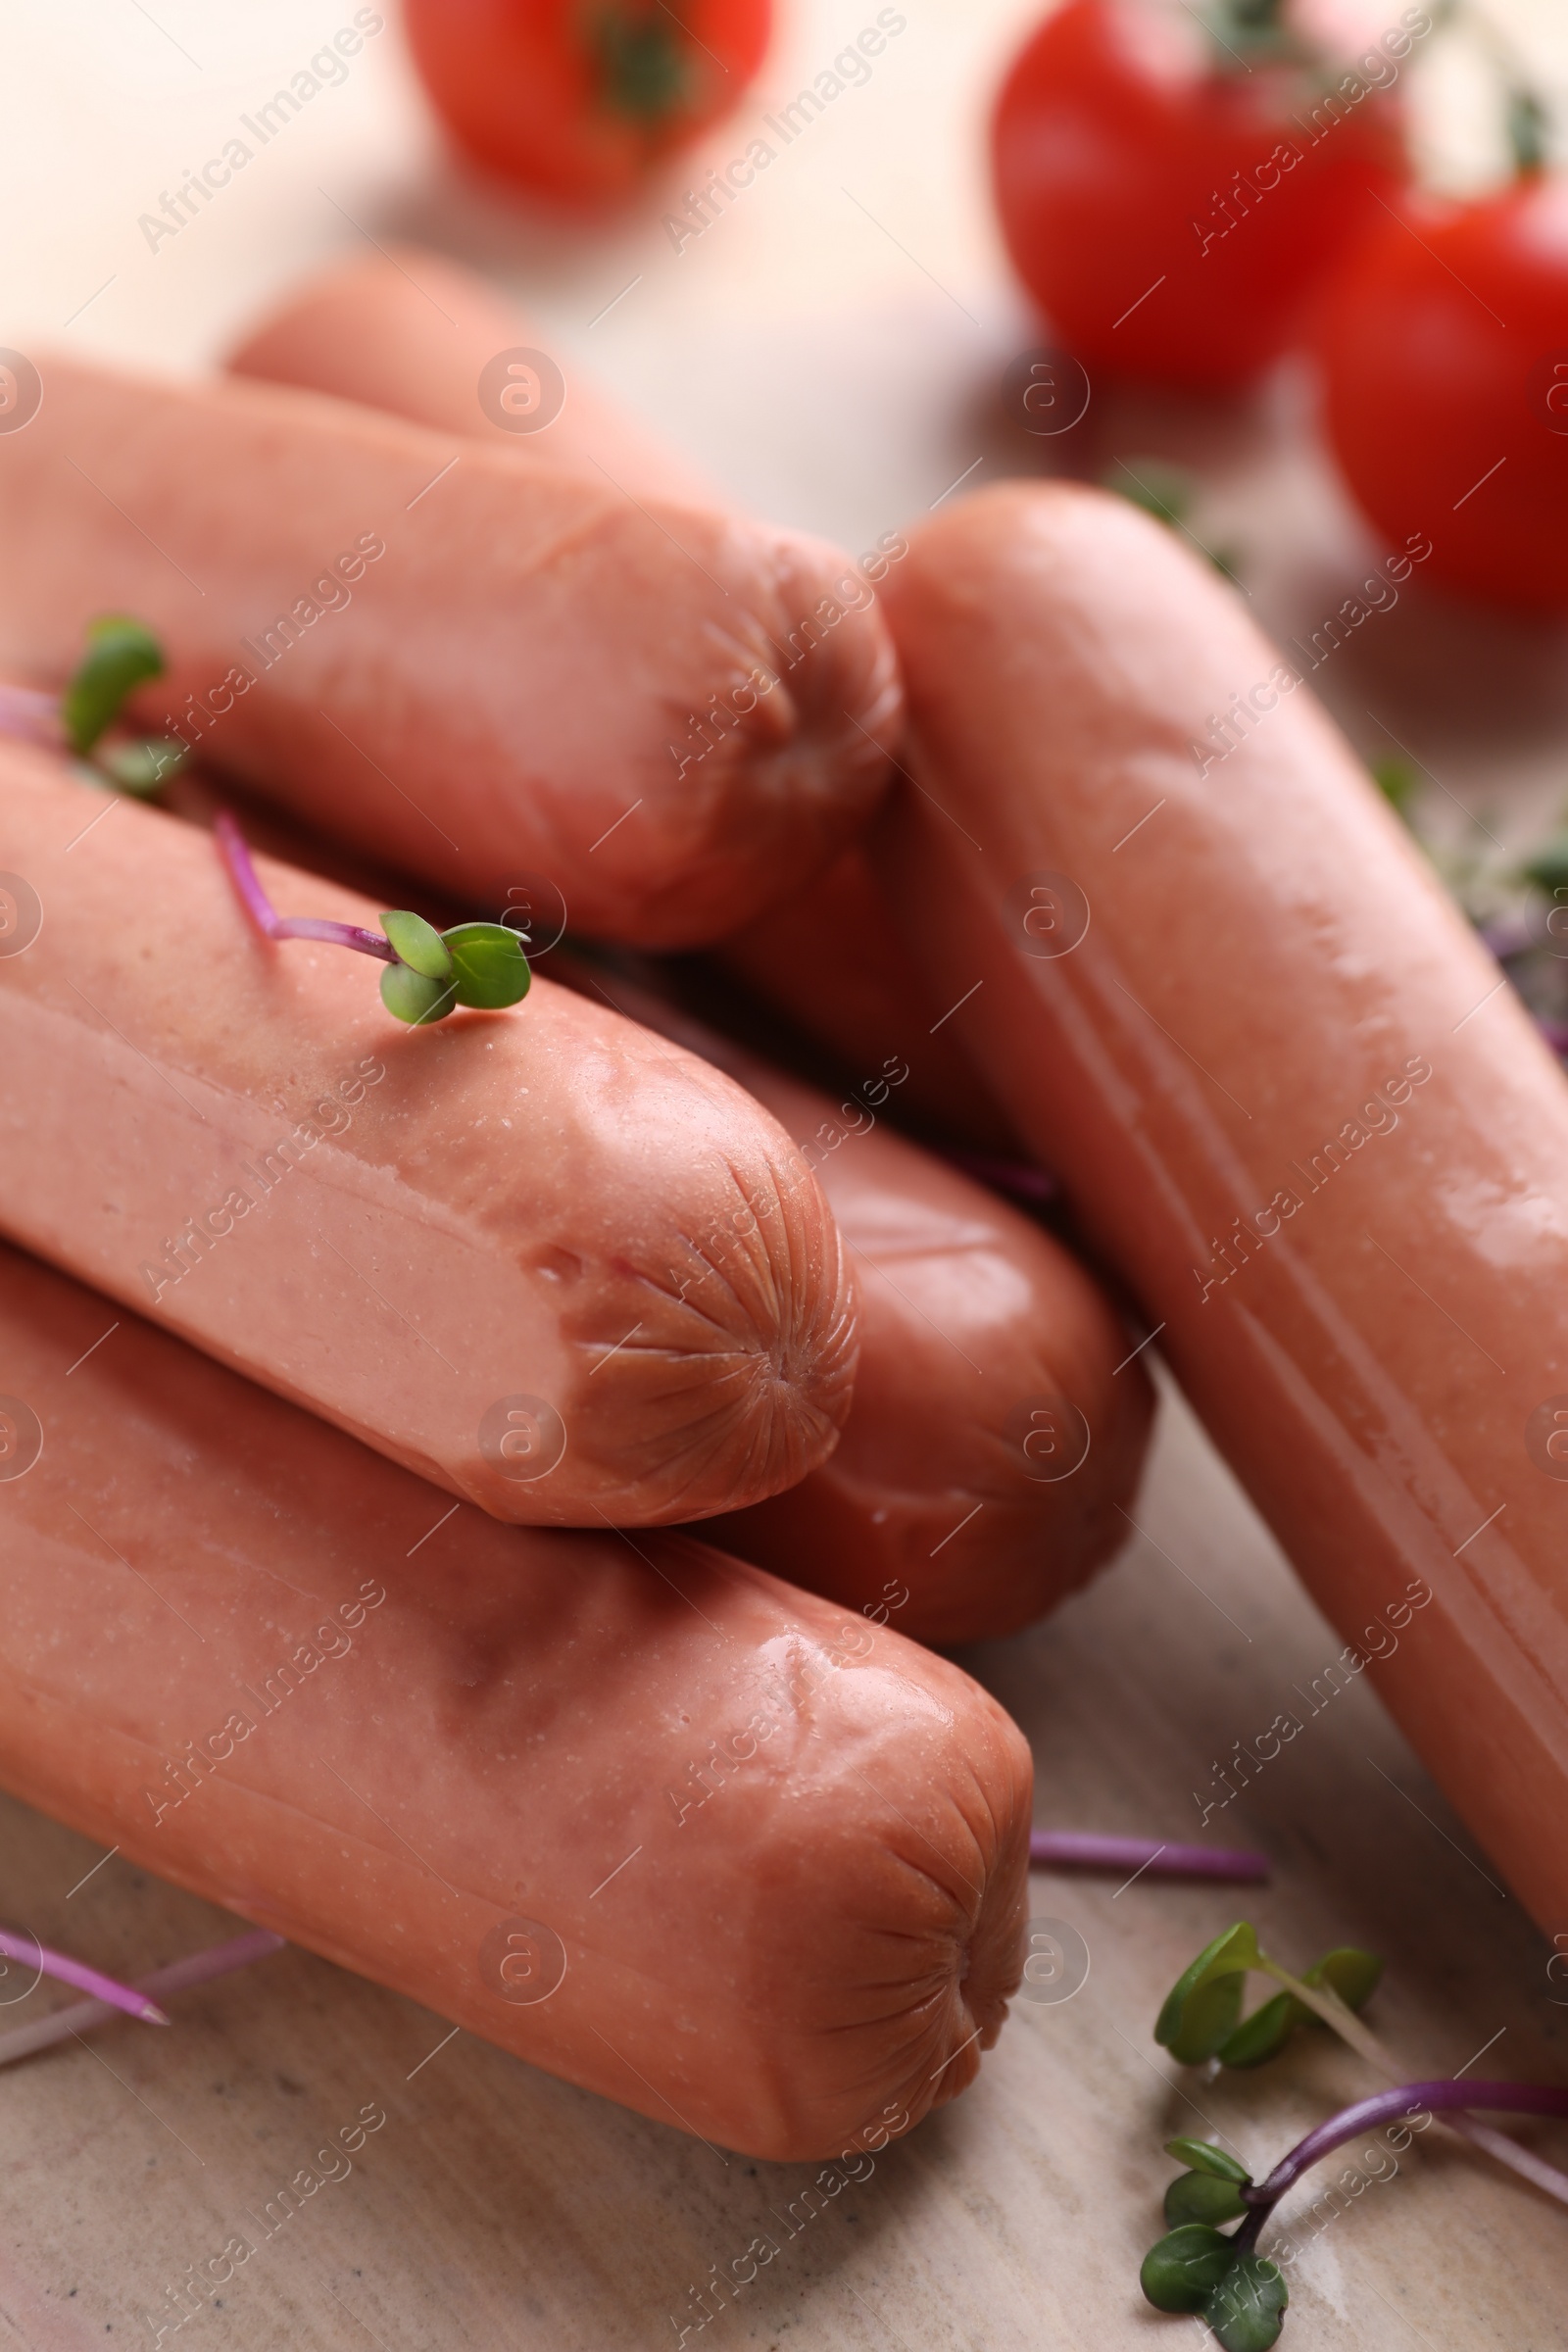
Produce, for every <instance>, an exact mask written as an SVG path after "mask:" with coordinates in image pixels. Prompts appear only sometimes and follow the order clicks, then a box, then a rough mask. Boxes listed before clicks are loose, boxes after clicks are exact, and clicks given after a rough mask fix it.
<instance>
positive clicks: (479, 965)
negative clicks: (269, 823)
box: [214, 809, 533, 1028]
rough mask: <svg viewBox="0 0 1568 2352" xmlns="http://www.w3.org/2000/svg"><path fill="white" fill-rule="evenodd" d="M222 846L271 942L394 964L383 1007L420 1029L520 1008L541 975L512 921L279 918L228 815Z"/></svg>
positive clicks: (398, 916)
mask: <svg viewBox="0 0 1568 2352" xmlns="http://www.w3.org/2000/svg"><path fill="white" fill-rule="evenodd" d="M214 832H215V833H216V835H217V839H218V846H219V849H220V851H221V854H222V857H223V861H224V863H225V864H226V865H227V867H228V870H229V873H230V875H231V876H232V878H233V883H234V887H235V889H236V890H237V891H238V893H239V896H240V899H241V901H242V903H243V904H244V907H245V909H246V912H247V913H248V914H249V915H250V917H251V920H252V921H253V922H254V923H255V925H256V928H257V929H258V931H260V932H261V933H262V935H263V937H264V938H266V939H274V940H276V939H316V940H322V941H324V942H325V943H326V945H327V946H329V947H334V948H352V949H353V950H354V952H355V953H356V954H357V955H360V956H375V957H377V958H378V959H379V961H380V962H381V963H383V964H384V965H385V966H386V969H385V970H384V971H383V972H382V974H381V1002H382V1004H383V1005H385V1006H386V1008H387V1010H388V1012H390V1013H392V1014H393V1015H394V1016H395V1018H396V1019H398V1020H400V1021H407V1022H408V1023H409V1024H410V1026H411V1027H414V1028H428V1027H429V1026H430V1025H431V1023H432V1022H435V1021H444V1020H445V1019H446V1017H447V1015H448V1013H450V1012H456V1011H457V1009H458V1007H459V1005H470V1006H472V1007H474V1008H475V1009H477V1010H481V1011H486V1012H500V1011H504V1010H505V1009H506V1007H507V1006H508V1005H516V1004H520V1003H521V1001H522V999H523V998H524V997H525V996H526V995H527V993H528V986H529V982H530V980H531V979H532V977H533V975H532V973H531V972H530V971H529V969H528V959H527V957H526V956H524V955H523V952H522V949H521V947H520V946H519V945H518V942H517V935H516V933H515V931H512V930H509V929H508V927H507V925H506V924H505V923H454V924H453V926H452V928H451V929H450V930H449V931H438V930H437V929H436V928H435V926H434V924H433V923H427V922H426V921H425V919H424V917H423V915H420V914H412V913H410V912H409V910H408V909H407V908H406V907H404V908H396V909H393V910H392V911H391V912H389V913H386V914H383V915H382V917H381V928H380V930H379V931H368V930H365V929H364V928H363V927H362V926H361V925H360V924H359V923H339V922H332V921H329V920H327V919H326V918H325V917H322V916H318V915H312V914H279V913H278V911H277V909H276V907H274V906H273V905H272V902H271V900H270V898H269V897H268V895H267V893H266V891H265V890H264V889H263V887H262V881H261V876H260V875H259V874H258V873H257V871H256V867H255V864H254V863H253V861H252V858H251V854H250V851H249V849H248V847H247V846H246V842H245V837H244V835H243V834H242V833H241V831H240V829H239V827H238V825H237V824H236V823H235V822H234V819H233V818H232V817H231V816H230V815H229V814H228V812H227V810H226V809H224V810H223V811H221V814H220V815H219V816H218V817H217V819H216V820H215V824H214Z"/></svg>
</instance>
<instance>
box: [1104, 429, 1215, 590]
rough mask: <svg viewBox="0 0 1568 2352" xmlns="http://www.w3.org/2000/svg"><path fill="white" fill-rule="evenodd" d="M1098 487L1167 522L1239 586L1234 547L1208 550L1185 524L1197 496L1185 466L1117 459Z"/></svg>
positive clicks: (1193, 480)
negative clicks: (1110, 491)
mask: <svg viewBox="0 0 1568 2352" xmlns="http://www.w3.org/2000/svg"><path fill="white" fill-rule="evenodd" d="M1100 480H1101V487H1102V488H1103V489H1105V490H1113V491H1114V492H1115V493H1116V495H1117V497H1118V498H1124V499H1126V501H1127V503H1128V505H1129V506H1132V507H1141V508H1142V509H1143V512H1144V513H1145V514H1146V515H1152V516H1153V518H1154V520H1155V521H1156V522H1163V523H1167V524H1168V525H1169V527H1170V528H1171V529H1172V530H1173V531H1180V532H1181V533H1182V535H1183V537H1184V538H1187V539H1191V541H1192V542H1193V545H1194V546H1195V547H1200V548H1201V549H1202V551H1203V553H1204V555H1205V556H1206V557H1207V558H1208V560H1209V562H1210V563H1211V564H1213V566H1214V569H1215V570H1216V571H1218V572H1223V574H1224V576H1225V578H1226V579H1228V580H1234V581H1236V582H1237V583H1238V584H1240V578H1241V574H1240V573H1239V571H1238V570H1237V562H1238V559H1237V556H1236V552H1235V550H1234V549H1233V548H1225V547H1210V546H1208V545H1207V543H1206V542H1205V541H1204V540H1202V539H1200V538H1199V536H1198V534H1197V532H1196V531H1194V530H1193V529H1192V528H1191V527H1190V526H1189V523H1188V520H1187V517H1188V515H1190V514H1191V513H1192V510H1193V506H1194V503H1195V501H1196V498H1197V495H1198V484H1197V481H1196V478H1195V477H1194V476H1193V475H1192V474H1191V473H1189V472H1188V470H1187V468H1186V466H1172V465H1170V464H1169V463H1168V462H1167V461H1166V460H1165V459H1164V458H1139V459H1138V460H1137V461H1136V462H1135V461H1133V460H1132V459H1129V458H1116V459H1114V460H1113V461H1112V462H1111V464H1110V465H1109V466H1106V468H1105V470H1104V472H1103V474H1102V475H1101V477H1100Z"/></svg>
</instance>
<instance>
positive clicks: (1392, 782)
mask: <svg viewBox="0 0 1568 2352" xmlns="http://www.w3.org/2000/svg"><path fill="white" fill-rule="evenodd" d="M1372 781H1373V783H1374V784H1375V785H1376V786H1377V788H1378V790H1379V792H1381V793H1382V795H1383V798H1384V799H1385V800H1386V801H1387V802H1388V803H1389V806H1390V807H1391V808H1392V809H1396V810H1397V812H1398V814H1399V815H1400V816H1407V815H1408V813H1409V806H1410V803H1411V801H1412V800H1413V799H1414V797H1415V791H1416V787H1417V785H1418V784H1419V783H1420V781H1421V779H1420V777H1419V776H1418V775H1417V774H1416V771H1415V769H1414V768H1413V767H1412V766H1411V765H1410V762H1409V761H1408V760H1373V762H1372Z"/></svg>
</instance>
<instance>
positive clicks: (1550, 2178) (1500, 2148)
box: [1258, 1953, 1568, 2205]
mask: <svg viewBox="0 0 1568 2352" xmlns="http://www.w3.org/2000/svg"><path fill="white" fill-rule="evenodd" d="M1258 1957H1259V1961H1260V1963H1261V1966H1262V1969H1263V1972H1264V1974H1265V1975H1267V1976H1270V1977H1272V1978H1273V1979H1274V1980H1275V1982H1276V1984H1279V1985H1284V1986H1285V1987H1286V1989H1287V1991H1289V1992H1294V1993H1295V1995H1296V1997H1297V1999H1298V2000H1299V2001H1300V2002H1301V2003H1302V2004H1303V2006H1304V2007H1306V2008H1308V2009H1310V2010H1311V2011H1312V2012H1313V2014H1314V2015H1315V2016H1317V2017H1320V2018H1321V2019H1322V2020H1323V2023H1324V2024H1325V2025H1326V2026H1331V2027H1332V2028H1333V2030H1334V2032H1335V2033H1336V2034H1339V2036H1340V2038H1341V2039H1342V2040H1343V2041H1347V2042H1348V2043H1349V2045H1350V2047H1351V2049H1352V2050H1354V2051H1355V2052H1356V2053H1357V2054H1358V2055H1359V2056H1360V2057H1362V2058H1364V2059H1365V2060H1366V2061H1367V2064H1368V2065H1369V2066H1375V2067H1376V2068H1377V2071H1378V2073H1379V2074H1380V2075H1387V2076H1388V2078H1389V2081H1390V2082H1397V2081H1398V2078H1399V2076H1400V2075H1401V2074H1402V2073H1403V2072H1404V2069H1403V2068H1402V2067H1401V2066H1400V2064H1399V2061H1398V2060H1397V2058H1396V2057H1395V2055H1394V2053H1393V2051H1392V2050H1390V2049H1389V2048H1388V2046H1387V2045H1386V2043H1384V2042H1382V2041H1380V2040H1379V2039H1378V2036H1377V2035H1376V2034H1374V2033H1373V2032H1372V2030H1371V2028H1370V2027H1369V2026H1366V2025H1363V2024H1362V2022H1361V2020H1360V2018H1358V2017H1357V2016H1356V2014H1355V2011H1354V2010H1353V2009H1351V2008H1349V2007H1348V2006H1347V2004H1346V2003H1345V2002H1344V2001H1342V2000H1341V1998H1340V1996H1339V1994H1338V1993H1337V1992H1336V1991H1335V1990H1334V1987H1333V1986H1332V1985H1305V1984H1303V1983H1302V1982H1301V1979H1300V1978H1299V1977H1293V1976H1292V1975H1291V1973H1290V1971H1289V1969H1285V1968H1281V1966H1280V1964H1279V1962H1278V1961H1277V1960H1270V1959H1268V1958H1267V1956H1266V1955H1264V1954H1262V1953H1260V1954H1259V1955H1258ZM1487 2087H1488V2088H1491V2089H1495V2088H1496V2087H1497V2085H1496V2084H1495V2083H1493V2084H1489V2085H1488V2086H1487ZM1439 2103H1440V2105H1443V2104H1446V2105H1450V2106H1452V2107H1454V2108H1455V2109H1456V2110H1457V2112H1455V2113H1454V2114H1453V2115H1452V2116H1450V2117H1449V2118H1448V2119H1447V2129H1448V2130H1449V2131H1454V2132H1457V2134H1458V2136H1459V2137H1460V2138H1461V2139H1467V2140H1469V2141H1470V2143H1471V2145H1472V2146H1473V2147H1477V2148H1480V2149H1482V2150H1483V2151H1484V2153H1485V2154H1487V2155H1488V2156H1491V2157H1492V2158H1494V2159H1495V2162H1496V2163H1498V2164H1501V2165H1504V2166H1506V2167H1507V2169H1508V2171H1509V2172H1511V2173H1517V2174H1518V2175H1519V2177H1520V2179H1521V2180H1529V2181H1531V2182H1532V2183H1533V2184H1534V2185H1535V2186H1536V2187H1537V2188H1539V2189H1543V2190H1544V2192H1545V2194H1546V2195H1547V2196H1548V2197H1555V2198H1556V2199H1557V2201H1558V2203H1559V2204H1562V2205H1568V2173H1562V2172H1559V2171H1558V2169H1557V2167H1556V2166H1555V2165H1554V2164H1547V2163H1546V2162H1545V2161H1544V2159H1543V2158H1542V2157H1540V2156H1536V2155H1534V2154H1532V2152H1531V2150H1530V2149H1529V2148H1522V2147H1521V2146H1520V2145H1519V2142H1518V2141H1517V2140H1516V2139H1510V2138H1509V2136H1508V2134H1507V2132H1506V2131H1496V2130H1495V2129H1494V2127H1493V2126H1492V2125H1491V2124H1478V2123H1477V2122H1476V2121H1475V2119H1474V2117H1473V2116H1470V2115H1467V2114H1465V2113H1464V2112H1463V2102H1462V2101H1460V2100H1450V2101H1446V2102H1443V2101H1440V2102H1439ZM1472 2104H1474V2105H1478V2106H1485V2104H1486V2101H1485V2100H1484V2099H1482V2100H1476V2101H1473V2102H1472ZM1553 2112H1555V2110H1553Z"/></svg>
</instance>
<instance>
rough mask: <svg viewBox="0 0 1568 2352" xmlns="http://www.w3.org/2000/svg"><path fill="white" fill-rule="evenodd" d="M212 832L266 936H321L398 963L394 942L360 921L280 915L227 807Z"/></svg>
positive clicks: (248, 910)
mask: <svg viewBox="0 0 1568 2352" xmlns="http://www.w3.org/2000/svg"><path fill="white" fill-rule="evenodd" d="M213 832H214V834H215V835H216V837H217V841H218V847H219V849H220V851H221V854H222V858H223V862H224V864H225V865H226V866H227V867H228V870H229V874H230V876H231V877H232V879H233V883H234V888H235V889H236V890H237V891H238V893H239V896H240V899H241V901H242V903H243V905H244V907H245V911H246V913H247V914H248V915H249V916H250V918H251V920H252V922H253V923H254V924H255V925H256V928H257V930H258V931H260V932H261V934H262V936H263V938H264V939H320V940H324V941H325V942H326V943H327V945H328V946H329V947H334V948H353V949H355V950H356V951H357V952H358V953H359V954H360V955H361V956H376V957H377V958H378V959H379V960H380V961H381V962H382V963H396V961H397V955H396V952H395V950H394V949H393V946H392V942H391V941H390V940H389V939H387V938H386V937H384V935H383V934H382V933H381V932H379V931H366V930H362V928H361V927H360V925H359V924H358V923H334V922H329V921H327V920H325V919H324V918H322V917H320V916H317V915H314V914H279V913H278V911H277V908H276V907H274V906H273V905H272V902H271V900H270V898H269V897H268V895H267V893H266V891H265V890H264V889H263V887H262V878H261V876H260V874H258V872H257V871H256V867H255V864H254V862H253V860H252V858H251V854H250V849H249V847H248V845H247V843H246V840H245V836H244V835H243V833H241V831H240V829H239V827H238V825H237V824H236V823H235V822H234V819H233V818H232V817H231V816H230V815H229V813H228V810H227V809H220V811H219V813H218V816H217V818H216V819H215V820H214V824H213Z"/></svg>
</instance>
